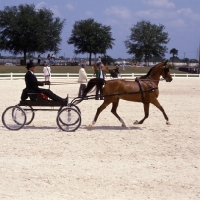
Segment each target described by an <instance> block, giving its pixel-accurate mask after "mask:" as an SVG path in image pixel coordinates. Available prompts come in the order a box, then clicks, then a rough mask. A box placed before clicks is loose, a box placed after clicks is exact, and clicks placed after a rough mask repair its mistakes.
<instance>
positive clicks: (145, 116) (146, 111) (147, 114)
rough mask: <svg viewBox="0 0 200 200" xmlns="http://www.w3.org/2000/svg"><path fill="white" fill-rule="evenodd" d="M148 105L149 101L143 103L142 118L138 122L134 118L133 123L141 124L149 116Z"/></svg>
mask: <svg viewBox="0 0 200 200" xmlns="http://www.w3.org/2000/svg"><path fill="white" fill-rule="evenodd" d="M149 105H150V103H143V106H144V118H143V119H142V120H140V121H139V122H138V121H137V120H136V121H135V122H134V124H142V123H143V122H144V120H145V119H147V118H148V117H149Z"/></svg>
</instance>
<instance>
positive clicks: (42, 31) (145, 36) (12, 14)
mask: <svg viewBox="0 0 200 200" xmlns="http://www.w3.org/2000/svg"><path fill="white" fill-rule="evenodd" d="M65 21H66V19H63V20H62V19H60V18H59V17H54V14H53V12H52V11H51V10H50V9H47V8H42V9H36V8H35V5H34V4H21V5H19V6H11V7H9V6H6V7H5V8H4V10H1V11H0V50H4V51H8V52H10V53H12V54H14V55H17V54H23V57H24V61H25V62H26V58H27V56H28V55H31V54H34V53H45V52H47V51H52V52H54V53H55V54H56V53H58V52H59V51H60V49H59V46H60V44H61V41H62V39H61V32H62V30H63V27H64V25H65ZM164 30H165V27H164V26H163V25H162V24H160V25H156V24H152V23H151V22H149V21H145V20H142V21H140V22H137V23H136V24H135V25H134V26H133V27H131V28H130V35H129V36H128V38H127V40H125V41H124V45H125V47H126V49H127V53H128V54H130V55H131V56H132V58H133V59H134V60H135V61H139V62H140V61H142V60H144V61H145V62H148V61H149V60H150V59H152V58H161V59H162V58H163V57H164V55H165V53H167V50H168V49H167V47H166V45H167V43H168V42H169V41H170V38H169V37H168V33H167V32H165V31H164ZM114 41H115V39H114V38H113V37H112V31H111V27H110V26H105V25H102V24H100V23H98V22H96V21H95V20H94V19H92V18H89V19H86V20H80V21H76V22H75V24H74V25H73V29H72V32H71V36H70V37H69V38H68V39H67V43H68V44H69V45H74V49H75V50H74V53H75V54H84V53H87V54H89V63H90V65H91V57H92V54H94V55H96V54H102V55H103V60H104V62H106V63H109V62H112V58H111V57H110V56H108V55H107V54H106V52H107V50H109V49H112V48H113V45H114ZM170 53H171V52H170ZM172 53H173V56H174V55H176V53H178V52H175V51H172Z"/></svg>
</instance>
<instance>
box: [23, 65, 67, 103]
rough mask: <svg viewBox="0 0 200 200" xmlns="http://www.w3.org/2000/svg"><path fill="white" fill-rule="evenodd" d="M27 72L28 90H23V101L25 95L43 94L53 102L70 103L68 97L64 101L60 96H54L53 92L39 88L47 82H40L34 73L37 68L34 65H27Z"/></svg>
mask: <svg viewBox="0 0 200 200" xmlns="http://www.w3.org/2000/svg"><path fill="white" fill-rule="evenodd" d="M26 68H27V72H26V74H25V83H26V88H25V89H24V90H23V93H22V96H21V99H22V100H24V95H23V94H24V93H25V92H27V93H29V92H30V93H43V94H45V95H46V96H48V97H49V98H50V99H52V100H53V101H66V102H68V97H67V98H65V99H63V98H61V97H59V96H58V95H56V94H54V93H53V92H52V91H51V90H49V89H42V88H39V87H38V86H44V85H45V82H44V81H38V80H37V78H36V76H35V74H34V71H35V66H34V64H33V63H27V67H26Z"/></svg>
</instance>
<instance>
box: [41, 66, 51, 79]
mask: <svg viewBox="0 0 200 200" xmlns="http://www.w3.org/2000/svg"><path fill="white" fill-rule="evenodd" d="M43 73H44V80H45V81H50V79H51V68H50V66H49V65H48V64H47V63H46V62H44V68H43Z"/></svg>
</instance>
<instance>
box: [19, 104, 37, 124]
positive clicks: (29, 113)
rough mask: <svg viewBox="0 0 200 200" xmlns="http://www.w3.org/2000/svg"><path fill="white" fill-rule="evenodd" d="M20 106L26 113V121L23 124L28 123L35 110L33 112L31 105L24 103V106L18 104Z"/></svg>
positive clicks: (32, 117) (31, 119)
mask: <svg viewBox="0 0 200 200" xmlns="http://www.w3.org/2000/svg"><path fill="white" fill-rule="evenodd" d="M20 107H21V108H22V109H23V111H24V112H25V113H26V123H25V125H29V124H30V123H31V122H32V121H33V119H34V117H35V112H34V110H33V108H32V106H28V105H26V106H23V107H22V106H20Z"/></svg>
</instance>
